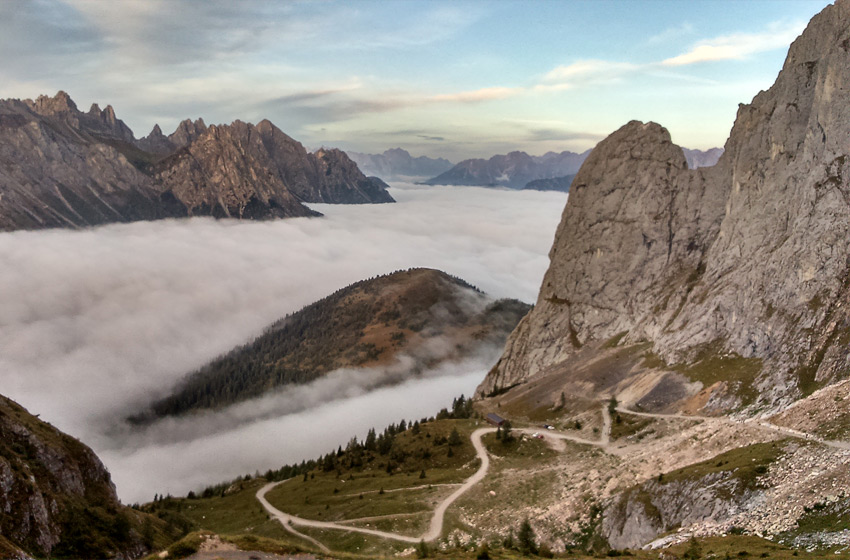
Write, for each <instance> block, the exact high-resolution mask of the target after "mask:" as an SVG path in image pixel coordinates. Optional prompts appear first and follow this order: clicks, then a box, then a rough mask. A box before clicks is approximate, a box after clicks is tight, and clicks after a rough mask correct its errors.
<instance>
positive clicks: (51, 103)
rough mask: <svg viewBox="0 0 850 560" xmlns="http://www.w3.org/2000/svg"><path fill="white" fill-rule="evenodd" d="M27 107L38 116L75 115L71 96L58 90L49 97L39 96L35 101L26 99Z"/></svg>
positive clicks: (75, 108)
mask: <svg viewBox="0 0 850 560" xmlns="http://www.w3.org/2000/svg"><path fill="white" fill-rule="evenodd" d="M25 103H26V104H27V105H29V107H30V108H31V109H32V110H33V111H35V112H36V113H38V114H39V115H44V116H49V115H59V114H62V113H76V112H78V110H77V104H76V103H74V100H73V99H71V96H70V95H68V94H67V93H66V92H64V91H62V90H60V91H58V92H57V93H56V95H54V96H53V97H50V96H49V95H39V96H38V98H36V100H35V101H32V100H30V99H27V100H26V101H25Z"/></svg>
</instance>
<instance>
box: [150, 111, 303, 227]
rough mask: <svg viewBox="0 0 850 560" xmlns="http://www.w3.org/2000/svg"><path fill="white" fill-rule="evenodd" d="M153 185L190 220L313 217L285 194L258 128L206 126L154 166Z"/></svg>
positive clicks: (295, 199) (235, 125) (233, 125)
mask: <svg viewBox="0 0 850 560" xmlns="http://www.w3.org/2000/svg"><path fill="white" fill-rule="evenodd" d="M154 177H155V181H156V183H157V184H159V185H161V187H162V189H163V191H164V192H166V193H170V194H171V195H172V196H173V197H174V198H175V199H176V200H179V201H180V202H182V203H183V204H184V205H185V206H186V208H187V209H188V213H189V215H200V216H205V215H212V216H216V217H222V218H223V217H227V218H240V219H245V218H249V219H261V218H272V217H278V218H282V217H289V216H315V215H317V214H316V213H315V212H313V211H311V210H310V209H308V208H307V207H306V206H304V205H303V204H301V203H300V202H299V201H298V199H297V198H296V197H295V196H294V195H293V194H292V192H290V190H288V189H287V187H286V184H285V183H284V182H283V180H282V178H281V177H280V175H279V173H278V172H277V166H276V164H275V162H274V161H273V160H272V158H271V156H270V154H269V152H268V150H266V148H265V146H264V144H263V139H262V137H261V135H260V134H259V132H258V131H257V128H256V127H255V126H253V125H251V124H246V123H243V122H241V121H236V122H234V123H233V124H231V125H225V126H211V127H209V129H207V130H206V131H204V132H203V133H202V134H201V135H200V136H199V137H198V138H197V139H195V141H194V142H192V143H191V144H189V145H188V146H187V147H185V148H184V149H181V150H180V151H178V152H177V153H175V154H174V155H173V156H170V157H168V158H166V159H165V160H163V161H162V162H160V163H159V164H158V165H157V170H156V174H155V176H154Z"/></svg>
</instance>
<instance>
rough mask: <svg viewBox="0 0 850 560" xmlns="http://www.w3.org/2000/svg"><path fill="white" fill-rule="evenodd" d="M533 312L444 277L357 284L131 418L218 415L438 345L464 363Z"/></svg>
mask: <svg viewBox="0 0 850 560" xmlns="http://www.w3.org/2000/svg"><path fill="white" fill-rule="evenodd" d="M528 308H529V307H528V306H527V305H526V304H524V303H521V302H519V301H516V300H499V301H494V300H492V299H490V298H487V296H485V295H484V294H482V293H481V291H480V290H478V289H477V288H475V287H474V286H472V285H470V284H468V283H466V282H464V281H463V280H461V279H459V278H455V277H452V276H450V275H448V274H446V273H444V272H440V271H437V270H432V269H411V270H406V271H398V272H394V273H392V274H388V275H384V276H379V277H376V278H371V279H368V280H363V281H360V282H356V283H354V284H351V285H349V286H347V287H345V288H342V289H340V290H338V291H336V292H334V293H333V294H331V295H330V296H328V297H326V298H324V299H322V300H319V301H317V302H315V303H312V304H310V305H308V306H307V307H305V308H303V309H302V310H300V311H298V312H296V313H294V314H292V315H288V316H287V317H285V318H283V319H281V320H279V321H277V322H276V323H274V324H272V325H271V326H270V327H269V328H268V329H267V330H266V331H265V332H264V333H263V334H262V335H260V336H259V337H257V338H256V339H255V340H254V341H252V342H250V343H248V344H245V345H243V346H241V347H238V348H236V349H234V350H232V351H230V352H228V353H227V354H225V355H223V356H221V357H219V358H217V359H215V360H213V361H212V362H210V363H209V364H207V365H206V366H204V367H202V368H201V369H200V370H198V371H196V372H194V373H192V374H191V375H189V376H188V377H187V378H186V380H185V382H184V383H183V384H182V385H181V386H180V387H179V388H178V389H177V390H176V391H175V393H174V394H172V395H171V396H169V397H166V398H165V399H163V400H161V401H158V402H156V403H154V404H153V405H152V407H151V408H150V410H149V411H147V412H144V413H142V414H139V415H136V416H134V417H131V418H130V420H131V421H132V422H137V423H144V422H148V421H151V420H153V419H155V418H158V417H163V416H169V415H178V414H182V413H185V412H188V411H190V410H194V409H204V408H219V407H223V406H227V405H229V404H233V403H235V402H237V401H240V400H245V399H249V398H252V397H256V396H259V395H261V394H263V393H264V392H266V391H268V390H269V389H272V388H274V387H278V386H281V385H287V384H299V383H308V382H310V381H312V380H314V379H316V378H318V377H320V376H321V375H323V374H326V373H328V372H330V371H333V370H335V369H338V368H341V367H362V366H370V365H377V364H380V363H386V362H388V361H391V360H392V358H393V356H394V355H395V354H396V353H397V352H399V351H410V350H415V348H416V347H417V346H418V345H421V344H422V342H423V341H425V340H427V339H429V338H433V337H436V336H440V335H443V336H446V337H449V338H450V339H451V340H452V342H453V344H454V352H453V353H454V354H455V355H453V356H448V355H447V356H430V357H428V358H427V359H426V360H425V363H423V364H420V365H424V366H430V365H433V364H434V363H436V362H437V361H440V359H445V358H457V357H460V356H462V355H463V354H464V353H466V352H469V351H472V350H474V348H475V347H476V346H477V345H478V344H480V343H482V342H496V343H499V344H500V343H502V342H503V341H504V339H505V338H506V337H507V335H508V334H509V333H510V331H511V330H512V329H513V327H514V326H516V323H517V322H519V319H520V318H522V316H523V315H524V314H525V313H526V312H527V311H528Z"/></svg>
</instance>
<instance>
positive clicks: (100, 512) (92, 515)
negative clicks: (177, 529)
mask: <svg viewBox="0 0 850 560" xmlns="http://www.w3.org/2000/svg"><path fill="white" fill-rule="evenodd" d="M143 518H144V515H143V514H140V513H138V512H135V511H133V510H130V509H129V508H126V507H124V506H122V505H121V504H120V502H119V501H118V498H117V496H116V494H115V487H114V486H113V484H112V481H111V480H110V477H109V473H108V472H107V470H106V468H105V467H104V466H103V464H102V463H101V462H100V460H99V459H98V458H97V456H95V454H94V453H93V452H92V450H91V449H89V448H88V447H86V446H85V445H83V444H82V443H80V442H79V441H77V440H76V439H74V438H72V437H70V436H67V435H65V434H63V433H62V432H60V431H59V430H57V429H56V428H54V427H52V426H51V425H49V424H46V423H44V422H42V421H40V420H38V419H37V418H36V417H34V416H32V415H31V414H29V413H28V412H27V411H26V410H25V409H23V408H22V407H21V406H19V405H18V404H16V403H15V402H13V401H11V400H9V399H7V398H5V397H2V396H0V535H2V537H3V538H5V540H6V543H7V544H6V548H11V547H12V546H13V547H15V548H19V549H21V550H23V551H25V552H28V553H30V554H33V555H35V556H39V557H42V556H51V557H74V558H107V557H109V558H111V557H117V556H120V557H133V556H139V555H140V554H141V553H143V552H144V551H145V550H146V547H145V544H144V542H143V541H144V537H143V535H142V532H141V525H143V523H144V520H143ZM151 530H153V528H151ZM9 544H11V546H9ZM3 550H4V547H3V539H2V538H0V552H3ZM7 552H8V553H9V555H10V556H11V557H14V554H13V551H7ZM0 556H2V554H0ZM3 557H6V556H3Z"/></svg>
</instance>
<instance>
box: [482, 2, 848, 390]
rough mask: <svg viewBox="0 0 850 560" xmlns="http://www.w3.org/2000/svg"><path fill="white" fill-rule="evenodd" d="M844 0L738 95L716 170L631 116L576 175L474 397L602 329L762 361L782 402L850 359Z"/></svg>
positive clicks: (560, 357) (687, 353)
mask: <svg viewBox="0 0 850 560" xmlns="http://www.w3.org/2000/svg"><path fill="white" fill-rule="evenodd" d="M848 117H850V1H848V0H840V1H838V2H836V3H835V4H834V5H832V6H829V7H827V8H826V9H824V10H823V12H821V13H820V14H819V15H817V16H815V17H814V18H813V19H812V21H811V22H810V24H809V26H808V28H807V29H806V31H805V32H804V33H803V34H802V35H801V36H800V37H799V38H798V39H797V40H796V41H795V42H794V43H793V44H792V46H791V48H790V50H789V53H788V56H787V59H786V61H785V64H784V66H783V69H782V71H781V72H780V74H779V76H778V78H777V80H776V82H775V84H774V85H773V86H772V87H771V88H770V89H769V90H768V91H765V92H761V93H759V95H757V96H756V97H755V98H754V99H753V101H752V103H751V104H749V105H741V106H740V108H739V111H738V116H737V119H736V122H735V125H734V127H733V129H732V132H731V134H730V137H729V140H728V141H727V142H726V146H725V152H724V154H723V155H722V156H721V158H720V160H719V161H718V163H717V164H716V165H715V166H714V167H710V168H701V169H696V170H689V169H687V166H686V163H685V157H684V155H683V153H682V150H681V148H679V147H677V146H675V145H673V144H672V143H671V142H670V138H669V135H668V133H667V132H666V130H664V129H663V128H661V127H660V126H659V125H656V124H653V123H649V124H642V123H638V122H632V123H629V124H627V125H626V126H624V127H623V128H621V129H620V130H618V131H617V132H615V133H614V134H612V135H611V136H610V137H609V138H607V139H606V140H605V141H603V142H602V143H600V145H599V146H598V147H597V148H596V149H595V150H594V151H593V152H592V153H591V155H590V157H589V158H588V159H587V161H586V162H585V164H584V165H583V166H582V168H581V170H580V171H579V173H578V174H577V176H576V178H575V180H574V181H573V184H572V187H571V194H570V199H569V202H568V203H567V206H566V208H565V210H564V214H563V217H562V221H561V224H560V226H559V228H558V231H557V233H556V236H555V242H554V245H553V247H552V250H551V252H550V259H551V264H550V268H549V270H548V271H547V273H546V276H545V278H544V280H543V285H542V287H541V290H540V295H539V298H538V301H537V305H536V306H535V308H534V310H533V311H532V312H531V313H530V314H529V315H528V316H527V317H526V318H525V319H524V320H523V321H522V322H521V323H520V325H519V326H518V328H517V329H516V331H515V332H514V333H513V334H512V336H511V337H510V339H509V340H508V342H507V345H506V349H505V353H504V355H503V356H502V358H501V360H500V361H499V363H498V364H497V366H496V367H494V368H493V371H492V372H491V373H490V375H488V377H487V378H486V379H485V381H484V382H483V383H482V385H481V386H480V387H479V393H480V394H486V393H488V392H491V391H493V390H494V389H498V388H503V387H507V386H510V385H513V384H515V383H518V382H521V381H523V380H526V379H528V378H530V377H533V376H535V375H537V374H539V373H540V372H542V371H543V370H545V369H546V368H547V367H551V366H553V365H556V364H558V363H560V362H563V361H564V360H566V359H567V358H568V357H569V356H571V355H572V354H573V353H575V351H576V350H577V349H578V348H580V347H582V345H585V344H587V343H588V342H592V341H604V340H606V339H611V338H612V337H614V336H615V335H620V337H619V338H618V340H619V341H620V343H621V344H628V343H631V342H637V341H649V342H651V343H652V347H653V351H654V352H655V353H656V354H657V355H658V356H660V358H661V359H662V360H663V361H664V362H666V363H667V364H673V363H690V362H693V361H694V360H695V359H696V358H697V356H700V357H701V358H702V357H706V353H707V352H710V353H712V354H715V355H718V356H721V357H726V356H730V355H736V356H739V357H741V358H743V359H752V360H759V361H760V362H759V363H761V364H763V367H762V368H761V371H760V373H759V374H757V375H756V376H754V379H752V380H750V381H749V384H750V386H751V388H755V389H757V390H758V396H759V399H760V400H761V401H763V402H766V403H773V404H778V403H782V402H788V401H790V400H792V399H794V398H797V397H799V395H800V394H804V393H807V392H809V391H811V390H812V389H814V388H815V387H817V386H818V385H820V384H822V383H824V382H827V381H830V380H835V379H837V378H840V377H843V376H846V372H847V370H848V368H850V353H848V351H847V342H849V341H850V316H848V313H847V312H846V311H845V310H846V309H847V308H848V306H847V303H850V301H848V298H850V291H848V290H847V288H848V286H847V284H848V282H850V259H848V255H850V235H848V234H850V231H848V230H850V140H848V139H850V130H848V128H850V125H848V123H850V118H848Z"/></svg>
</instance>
